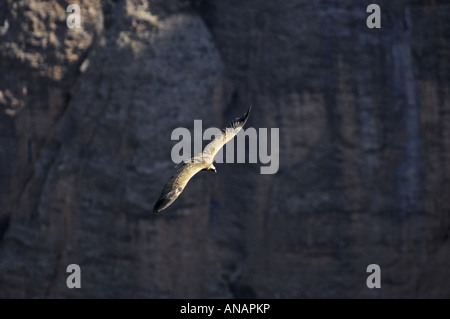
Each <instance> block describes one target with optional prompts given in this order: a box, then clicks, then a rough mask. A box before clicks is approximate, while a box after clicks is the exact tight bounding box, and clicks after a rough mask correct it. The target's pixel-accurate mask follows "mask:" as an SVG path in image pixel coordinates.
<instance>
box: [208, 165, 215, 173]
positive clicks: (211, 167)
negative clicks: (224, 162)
mask: <svg viewBox="0 0 450 319" xmlns="http://www.w3.org/2000/svg"><path fill="white" fill-rule="evenodd" d="M208 170H209V171H213V172H214V173H217V169H216V168H215V167H214V165H211V166H210V167H209V169H208Z"/></svg>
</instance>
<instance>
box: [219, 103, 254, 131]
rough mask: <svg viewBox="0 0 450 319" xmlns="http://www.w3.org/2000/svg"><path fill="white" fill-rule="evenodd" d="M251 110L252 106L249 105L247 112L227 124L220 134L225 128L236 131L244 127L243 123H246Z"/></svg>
mask: <svg viewBox="0 0 450 319" xmlns="http://www.w3.org/2000/svg"><path fill="white" fill-rule="evenodd" d="M251 110H252V106H251V105H250V106H249V108H248V110H247V112H245V114H244V115H242V116H241V117H238V118H236V119H235V120H234V121H232V122H231V123H228V124H227V126H225V128H224V129H222V132H224V133H225V132H226V129H227V128H231V129H236V128H238V127H243V126H244V125H245V123H247V120H248V116H249V115H250V111H251Z"/></svg>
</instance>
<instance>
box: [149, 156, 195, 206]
mask: <svg viewBox="0 0 450 319" xmlns="http://www.w3.org/2000/svg"><path fill="white" fill-rule="evenodd" d="M186 165H187V163H185V162H181V163H179V164H177V165H176V166H175V167H176V169H177V171H176V173H175V174H173V175H172V177H170V179H169V180H168V181H167V183H166V185H165V186H164V188H163V190H162V192H161V195H159V198H158V200H157V201H156V203H155V206H153V212H154V213H159V212H160V211H162V210H164V209H166V208H167V207H169V206H170V205H171V204H172V203H173V202H174V201H175V200H176V199H177V198H178V196H180V194H181V192H182V191H183V188H181V187H177V188H175V189H174V187H173V186H174V183H175V181H176V179H177V177H178V175H180V173H181V172H182V171H183V170H184V169H185V168H186Z"/></svg>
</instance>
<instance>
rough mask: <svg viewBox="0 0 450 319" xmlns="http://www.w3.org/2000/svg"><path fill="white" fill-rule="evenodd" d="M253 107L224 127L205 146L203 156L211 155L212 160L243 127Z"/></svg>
mask: <svg viewBox="0 0 450 319" xmlns="http://www.w3.org/2000/svg"><path fill="white" fill-rule="evenodd" d="M251 109H252V107H251V106H250V107H249V108H248V110H247V112H246V113H245V114H244V115H242V116H241V117H239V118H237V119H235V120H234V121H232V122H231V123H229V124H228V125H227V126H226V127H225V128H224V129H222V133H221V134H220V135H218V136H215V138H214V139H213V140H212V141H211V142H210V143H209V144H208V145H206V146H205V148H204V150H203V156H205V157H208V156H209V157H210V159H211V161H212V160H213V159H214V156H216V154H217V152H218V151H219V150H220V149H221V148H222V147H223V146H224V145H225V144H226V143H227V142H228V141H229V140H231V139H232V138H233V137H235V136H236V134H237V133H238V132H239V131H240V130H241V129H242V127H243V126H244V125H245V123H246V122H247V119H248V115H249V114H250V110H251Z"/></svg>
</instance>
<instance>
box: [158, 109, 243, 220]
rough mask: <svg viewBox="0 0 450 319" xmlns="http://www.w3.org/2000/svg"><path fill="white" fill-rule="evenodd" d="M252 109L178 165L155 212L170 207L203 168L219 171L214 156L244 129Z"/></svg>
mask: <svg viewBox="0 0 450 319" xmlns="http://www.w3.org/2000/svg"><path fill="white" fill-rule="evenodd" d="M250 110H251V107H249V109H248V111H247V112H246V113H245V114H244V115H243V116H241V117H240V118H237V119H235V120H234V121H232V122H231V123H229V124H228V125H227V126H226V127H225V128H224V129H222V133H221V134H220V135H218V136H216V137H215V138H214V139H213V140H212V141H211V142H210V143H209V144H208V145H206V146H205V148H204V149H203V152H202V153H200V154H197V155H196V156H194V157H192V158H190V159H188V160H186V161H184V162H183V163H180V164H179V165H178V166H177V172H176V173H175V175H173V176H172V177H171V178H170V179H169V181H168V182H167V184H166V186H164V189H163V191H162V192H161V195H160V196H159V199H158V200H157V202H156V204H155V206H154V207H153V212H156V213H158V212H160V211H162V210H164V209H166V208H167V207H169V206H170V205H171V204H172V203H173V202H174V201H175V200H176V199H177V198H178V196H180V194H181V192H182V191H183V189H184V188H185V187H186V185H187V183H188V182H189V180H190V179H191V178H192V177H193V176H194V175H195V174H197V173H198V172H200V171H202V170H206V171H213V172H217V170H216V168H215V167H214V165H213V160H214V156H216V154H217V152H218V151H219V150H220V149H221V148H222V147H223V146H224V145H225V144H226V143H227V142H228V141H230V140H231V139H232V138H233V137H234V136H236V134H237V133H238V132H239V131H240V130H241V129H242V127H243V126H244V125H245V123H246V122H247V119H248V116H249V113H250Z"/></svg>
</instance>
